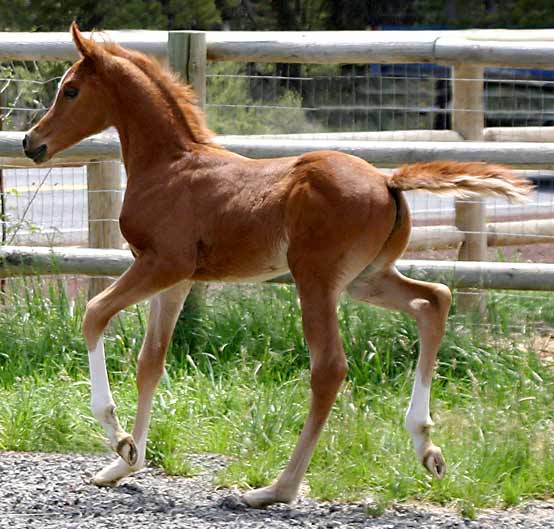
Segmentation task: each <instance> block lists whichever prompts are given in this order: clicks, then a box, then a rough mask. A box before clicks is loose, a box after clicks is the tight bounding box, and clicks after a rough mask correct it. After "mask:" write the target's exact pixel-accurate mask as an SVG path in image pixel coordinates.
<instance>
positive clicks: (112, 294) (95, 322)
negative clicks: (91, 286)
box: [83, 254, 192, 467]
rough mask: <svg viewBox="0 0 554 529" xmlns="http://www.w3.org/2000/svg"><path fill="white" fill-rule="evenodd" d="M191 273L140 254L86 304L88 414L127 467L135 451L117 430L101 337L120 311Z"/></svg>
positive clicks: (133, 462)
mask: <svg viewBox="0 0 554 529" xmlns="http://www.w3.org/2000/svg"><path fill="white" fill-rule="evenodd" d="M191 270H192V265H190V263H189V266H187V265H186V263H181V262H172V260H171V259H169V258H167V259H165V260H164V259H161V258H159V257H157V256H154V255H148V254H143V255H141V256H139V257H138V258H137V259H136V261H135V262H134V263H133V264H132V265H131V267H130V268H129V269H128V270H127V271H126V272H125V273H124V274H123V275H122V276H121V277H120V278H119V279H118V280H117V281H116V282H115V283H113V284H112V285H110V286H109V287H108V288H107V289H106V290H104V292H102V293H100V294H99V295H98V296H96V297H94V298H93V299H92V300H91V301H89V303H88V304H87V310H86V312H85V317H84V320H83V335H84V337H85V340H86V342H87V347H88V351H89V367H90V379H91V392H92V403H91V409H92V413H93V415H94V416H95V417H96V418H97V419H98V421H99V422H100V424H101V425H102V427H103V428H104V430H105V432H106V435H107V436H108V440H109V442H110V445H111V447H112V448H113V449H114V450H115V451H116V452H117V453H118V454H119V455H120V457H121V458H122V460H123V462H124V463H125V464H127V465H129V466H130V467H134V466H135V465H136V464H137V461H138V458H139V450H138V449H137V446H136V444H135V441H134V440H133V437H132V436H131V435H130V434H128V433H127V432H125V431H124V430H123V428H121V425H120V424H119V420H118V418H117V415H116V413H115V404H114V400H113V397H112V394H111V391H110V384H109V381H108V373H107V370H106V358H105V355H104V341H103V339H102V334H103V332H104V329H105V328H106V326H107V325H108V322H109V321H110V319H111V318H112V317H113V316H114V315H115V314H117V313H118V312H119V311H120V310H122V309H124V308H125V307H128V306H130V305H134V304H135V303H139V302H140V301H143V300H144V299H148V298H150V297H152V296H153V295H154V294H156V293H157V292H160V291H163V290H165V289H168V288H169V287H171V286H173V285H175V284H177V283H179V282H181V281H183V280H184V279H185V278H186V277H189V276H190V274H191Z"/></svg>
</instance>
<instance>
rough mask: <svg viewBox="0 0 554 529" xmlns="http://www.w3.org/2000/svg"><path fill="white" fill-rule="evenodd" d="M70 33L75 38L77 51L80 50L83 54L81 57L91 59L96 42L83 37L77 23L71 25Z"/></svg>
mask: <svg viewBox="0 0 554 529" xmlns="http://www.w3.org/2000/svg"><path fill="white" fill-rule="evenodd" d="M70 31H71V36H72V37H73V42H74V43H75V46H76V47H77V50H79V53H80V54H81V56H82V57H91V56H92V55H93V51H94V49H95V47H96V44H95V43H94V41H93V40H91V39H86V38H85V37H83V34H82V33H81V30H80V29H79V24H77V22H75V21H73V23H72V24H71V28H70Z"/></svg>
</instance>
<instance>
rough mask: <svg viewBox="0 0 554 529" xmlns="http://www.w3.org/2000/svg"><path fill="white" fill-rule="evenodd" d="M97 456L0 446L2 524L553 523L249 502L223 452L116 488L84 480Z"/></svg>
mask: <svg viewBox="0 0 554 529" xmlns="http://www.w3.org/2000/svg"><path fill="white" fill-rule="evenodd" d="M107 461H109V459H108V458H106V457H102V456H83V455H59V454H35V453H32V454H29V453H14V452H0V528H6V529H7V528H9V529H22V528H25V529H27V528H37V529H38V528H41V529H50V528H52V529H54V528H55V529H89V528H110V529H111V528H115V527H118V528H119V527H121V528H124V527H132V528H134V529H146V528H148V529H164V528H171V529H177V528H194V529H212V528H220V527H232V528H247V529H253V528H260V529H261V528H264V529H265V528H268V529H272V528H285V527H287V528H289V527H306V528H317V529H331V528H343V527H344V528H346V527H348V528H350V527H352V528H362V527H371V528H380V529H407V528H418V529H427V528H429V529H431V528H465V527H467V528H473V529H478V528H495V529H503V528H506V529H507V528H510V529H512V528H525V529H528V528H529V529H531V528H533V529H535V528H537V529H538V528H547V527H552V528H554V502H553V503H550V502H535V503H531V504H528V505H526V506H524V507H521V508H519V509H517V510H512V511H492V510H491V511H485V512H482V513H481V514H480V515H479V517H478V518H477V519H476V520H467V519H463V518H461V517H460V515H459V514H456V513H455V512H454V511H452V510H448V509H442V508H436V507H427V506H425V507H422V506H417V507H416V506H413V505H402V504H399V505H396V506H394V507H392V508H390V509H388V510H387V511H386V512H385V513H384V514H382V515H380V516H378V517H371V516H369V515H368V514H367V509H366V507H365V506H364V505H362V504H343V503H328V502H317V501H314V500H311V499H307V498H301V499H300V500H299V501H298V502H297V503H296V504H295V505H293V506H276V507H272V508H270V509H266V510H252V509H247V508H245V507H244V506H242V504H240V503H239V502H237V501H236V497H234V496H233V494H232V493H231V492H230V491H229V490H216V489H215V487H214V485H213V483H212V478H213V475H214V472H215V471H216V470H217V469H218V468H221V465H222V461H221V458H219V457H216V456H198V457H195V458H194V463H195V465H196V466H197V467H198V468H199V469H200V472H199V473H198V475H197V476H195V477H193V478H175V477H168V476H166V475H164V474H163V473H162V472H161V471H160V470H157V469H148V470H146V471H144V472H143V473H141V474H139V475H138V476H136V477H134V478H133V479H130V480H129V481H128V482H127V483H126V484H123V485H121V486H119V487H117V488H115V489H99V488H97V487H95V486H93V485H91V484H89V482H88V481H89V479H90V476H91V475H92V474H93V472H95V471H96V470H98V469H99V468H100V467H101V466H102V465H103V464H105V463H106V462H107Z"/></svg>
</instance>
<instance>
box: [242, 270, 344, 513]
mask: <svg viewBox="0 0 554 529" xmlns="http://www.w3.org/2000/svg"><path fill="white" fill-rule="evenodd" d="M296 279H297V286H298V292H299V295H300V302H301V306H302V323H303V327H304V335H305V337H306V341H307V343H308V347H309V349H310V360H311V362H310V370H311V379H310V382H311V402H310V411H309V414H308V417H307V419H306V422H305V424H304V428H302V432H301V433H300V437H299V439H298V442H297V444H296V448H295V449H294V452H293V454H292V457H291V459H290V461H289V463H288V465H287V467H286V469H285V470H284V472H283V473H282V474H281V476H280V477H279V479H278V480H277V481H276V482H275V483H273V484H272V485H270V486H268V487H264V488H262V489H257V490H253V491H250V492H248V493H246V494H245V495H244V496H243V501H244V502H245V503H246V504H247V505H249V506H250V507H257V508H261V507H265V506H267V505H271V504H273V503H290V502H292V501H293V500H294V499H295V498H296V496H297V494H298V489H299V487H300V483H301V481H302V478H303V477H304V473H305V472H306V468H307V467H308V463H309V462H310V458H311V457H312V453H313V451H314V449H315V446H316V443H317V440H318V439H319V436H320V434H321V431H322V429H323V426H324V425H325V422H326V420H327V417H328V415H329V412H330V411H331V407H332V406H333V403H334V402H335V398H336V396H337V393H338V391H339V388H340V386H341V384H342V381H343V380H344V378H345V376H346V371H347V369H348V367H347V363H346V358H345V356H344V351H343V348H342V343H341V340H340V335H339V328H338V321H337V313H336V306H337V298H338V295H337V294H336V293H335V292H331V291H330V290H329V289H326V288H312V287H311V286H309V287H304V286H303V285H302V284H301V283H299V281H298V278H296Z"/></svg>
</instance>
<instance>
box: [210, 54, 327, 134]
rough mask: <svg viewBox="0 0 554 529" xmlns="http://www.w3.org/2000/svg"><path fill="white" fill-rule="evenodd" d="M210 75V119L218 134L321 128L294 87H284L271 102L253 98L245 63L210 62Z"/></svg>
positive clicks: (309, 130) (277, 132)
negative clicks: (308, 118)
mask: <svg viewBox="0 0 554 529" xmlns="http://www.w3.org/2000/svg"><path fill="white" fill-rule="evenodd" d="M208 75H209V77H208V81H207V92H208V105H207V119H208V125H209V126H210V128H211V129H212V130H214V132H216V133H217V134H279V133H283V134H284V133H292V132H315V131H319V130H321V126H319V125H318V124H317V123H311V122H309V121H308V120H307V119H306V117H305V113H304V110H303V108H302V99H301V96H300V95H299V94H297V93H296V92H294V91H292V90H286V89H280V90H279V95H277V97H276V98H274V99H273V98H272V99H271V100H269V101H268V100H264V99H258V98H255V97H253V96H252V95H251V93H252V91H253V90H252V88H251V86H250V84H249V80H248V79H247V78H246V77H244V71H243V69H242V66H241V65H237V64H234V63H222V62H219V63H210V65H209V71H208ZM254 81H255V79H254ZM291 115H292V116H293V119H291Z"/></svg>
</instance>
